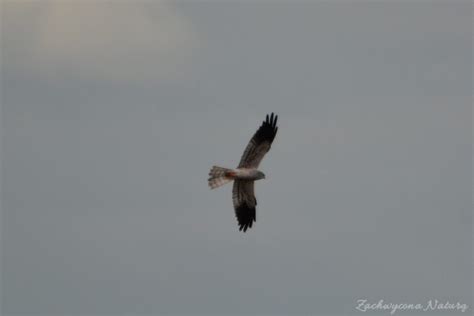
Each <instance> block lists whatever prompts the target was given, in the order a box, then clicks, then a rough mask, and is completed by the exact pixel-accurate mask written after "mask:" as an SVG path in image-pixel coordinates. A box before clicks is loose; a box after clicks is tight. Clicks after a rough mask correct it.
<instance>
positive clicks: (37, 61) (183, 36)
mask: <svg viewBox="0 0 474 316" xmlns="http://www.w3.org/2000/svg"><path fill="white" fill-rule="evenodd" d="M4 10H5V11H4V17H5V18H6V20H5V22H4V23H3V30H4V34H5V35H6V37H7V42H6V46H5V49H6V50H7V54H6V58H8V65H10V66H11V65H14V66H15V67H22V68H24V69H28V71H31V70H34V71H41V72H42V73H43V72H46V73H47V74H56V73H58V72H59V73H63V72H66V73H68V74H70V75H73V76H78V77H82V78H91V77H92V78H99V79H107V80H136V79H151V78H154V77H158V78H162V77H163V76H165V77H169V76H175V75H177V74H179V73H181V72H183V66H184V65H186V62H187V61H188V60H189V57H190V56H191V52H192V50H193V48H194V47H195V46H196V44H197V34H196V32H195V31H194V29H193V27H192V25H191V24H190V21H189V20H188V19H187V18H186V17H184V16H183V15H181V14H180V13H179V12H177V10H176V8H175V7H174V6H173V5H172V4H170V3H168V2H164V1H159V2H153V3H147V2H138V3H136V2H133V3H131V2H119V3H117V2H108V1H83V2H79V1H46V2H41V4H38V3H34V2H33V3H31V2H29V3H21V2H6V3H5V6H4ZM20 22H21V23H20ZM27 32H34V33H35V36H34V37H30V40H27V41H26V42H25V41H22V40H20V39H21V38H22V37H26V36H29V35H27V34H26V33H27ZM13 37H15V38H13ZM8 38H11V39H12V40H8ZM18 45H22V47H21V48H22V49H18V47H16V46H18ZM25 45H27V47H25ZM25 48H26V49H25ZM18 50H21V51H22V54H13V52H15V51H17V52H18ZM8 52H12V53H11V54H8Z"/></svg>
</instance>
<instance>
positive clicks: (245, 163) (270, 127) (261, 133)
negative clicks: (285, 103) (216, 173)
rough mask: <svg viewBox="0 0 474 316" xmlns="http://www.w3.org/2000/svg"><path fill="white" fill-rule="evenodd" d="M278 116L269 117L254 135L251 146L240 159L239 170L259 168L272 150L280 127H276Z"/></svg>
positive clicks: (248, 146)
mask: <svg viewBox="0 0 474 316" xmlns="http://www.w3.org/2000/svg"><path fill="white" fill-rule="evenodd" d="M277 119H278V115H275V116H273V113H272V114H271V116H268V114H267V118H266V120H265V121H264V122H263V123H262V125H261V126H260V128H259V129H258V130H257V132H256V133H255V134H254V135H253V137H252V139H251V140H250V142H249V144H248V145H247V147H246V148H245V151H244V154H243V155H242V158H241V159H240V163H239V166H238V168H257V167H258V165H259V164H260V162H261V161H262V159H263V156H265V154H266V153H267V152H268V151H269V150H270V147H271V145H272V142H273V140H274V139H275V136H276V133H277V131H278V127H277V126H276V123H277Z"/></svg>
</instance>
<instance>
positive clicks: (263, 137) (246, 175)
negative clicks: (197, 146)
mask: <svg viewBox="0 0 474 316" xmlns="http://www.w3.org/2000/svg"><path fill="white" fill-rule="evenodd" d="M277 119H278V116H277V115H275V116H274V115H273V113H272V114H271V115H270V116H269V115H267V117H266V120H265V121H264V122H263V123H262V125H261V126H260V128H259V129H258V130H257V132H256V133H255V134H254V135H253V137H252V139H250V142H249V144H248V145H247V147H246V148H245V151H244V154H243V155H242V158H241V159H240V163H239V166H238V167H237V168H236V169H228V168H222V167H218V166H213V167H212V169H211V171H210V172H209V176H210V178H209V179H208V183H209V187H210V188H211V189H215V188H218V187H220V186H222V185H224V184H226V183H228V182H230V181H232V180H233V181H234V187H233V189H232V201H233V203H234V209H235V215H236V217H237V221H238V223H239V230H240V231H244V232H245V231H247V229H248V228H251V227H252V224H253V222H255V221H256V216H255V207H256V205H257V200H256V199H255V194H254V182H255V181H256V180H260V179H265V174H263V172H261V171H259V170H258V169H257V168H258V165H259V164H260V162H261V161H262V159H263V157H264V156H265V154H266V153H267V152H268V151H269V150H270V147H271V145H272V142H273V139H275V136H276V133H277V130H278V127H277V126H276V123H277Z"/></svg>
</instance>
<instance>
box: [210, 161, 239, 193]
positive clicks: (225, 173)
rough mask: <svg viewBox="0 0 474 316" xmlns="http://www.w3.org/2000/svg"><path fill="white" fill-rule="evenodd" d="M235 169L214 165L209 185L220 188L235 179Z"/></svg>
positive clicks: (212, 187)
mask: <svg viewBox="0 0 474 316" xmlns="http://www.w3.org/2000/svg"><path fill="white" fill-rule="evenodd" d="M234 178H235V171H234V170H232V169H227V168H222V167H218V166H213V167H212V169H211V171H209V179H208V180H207V181H208V183H209V187H210V188H211V189H215V188H218V187H220V186H222V185H224V184H226V183H229V182H230V181H232V180H234Z"/></svg>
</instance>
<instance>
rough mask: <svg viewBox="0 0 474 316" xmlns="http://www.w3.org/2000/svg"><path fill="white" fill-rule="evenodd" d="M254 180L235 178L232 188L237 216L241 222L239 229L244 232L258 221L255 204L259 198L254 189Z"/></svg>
mask: <svg viewBox="0 0 474 316" xmlns="http://www.w3.org/2000/svg"><path fill="white" fill-rule="evenodd" d="M253 184H254V181H248V180H235V181H234V187H233V189H232V201H233V202H234V209H235V216H236V217H237V221H238V222H239V230H243V231H244V232H245V231H246V230H247V229H248V228H251V227H252V224H253V222H255V221H256V215H255V206H256V205H257V199H255V194H254V190H253Z"/></svg>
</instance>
